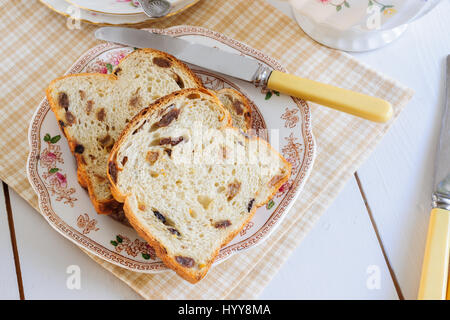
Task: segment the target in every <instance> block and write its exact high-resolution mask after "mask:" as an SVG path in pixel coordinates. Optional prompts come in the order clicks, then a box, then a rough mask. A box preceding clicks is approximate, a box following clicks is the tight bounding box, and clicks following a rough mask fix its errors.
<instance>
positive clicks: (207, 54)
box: [95, 27, 261, 82]
mask: <svg viewBox="0 0 450 320" xmlns="http://www.w3.org/2000/svg"><path fill="white" fill-rule="evenodd" d="M95 37H96V38H97V39H100V40H105V41H108V42H114V43H120V44H125V45H128V46H131V47H136V48H153V49H157V50H160V51H164V52H167V53H169V54H171V55H173V56H175V57H176V58H177V59H180V60H182V61H184V62H187V63H191V64H194V65H197V66H199V67H202V68H206V69H209V70H212V71H215V72H219V73H222V74H226V75H229V76H232V77H235V78H239V79H242V80H245V81H250V82H253V81H254V80H255V77H256V75H257V74H258V71H259V69H260V67H261V64H260V63H259V62H257V61H256V60H254V59H250V58H248V57H245V56H241V55H239V54H234V53H231V52H226V51H223V50H220V49H218V48H213V47H208V46H204V45H201V44H197V43H192V42H189V41H187V40H184V39H180V38H175V37H171V36H167V35H161V34H156V33H151V32H148V31H145V30H139V29H133V28H122V27H103V28H99V29H97V30H96V31H95Z"/></svg>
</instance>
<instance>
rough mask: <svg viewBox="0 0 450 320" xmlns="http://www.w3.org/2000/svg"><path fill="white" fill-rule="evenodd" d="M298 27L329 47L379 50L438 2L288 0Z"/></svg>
mask: <svg viewBox="0 0 450 320" xmlns="http://www.w3.org/2000/svg"><path fill="white" fill-rule="evenodd" d="M289 2H290V4H291V6H292V9H293V11H294V16H295V18H296V20H297V22H298V24H299V25H300V27H301V28H302V29H303V31H305V33H306V34H308V35H309V36H310V37H311V38H313V39H314V40H316V41H317V42H319V43H321V44H324V45H326V46H328V47H332V48H336V49H340V50H345V51H366V50H373V49H377V48H379V47H382V46H384V45H386V44H388V43H390V42H392V41H394V40H395V39H397V38H398V37H400V36H401V35H402V34H403V32H404V31H405V30H406V28H407V26H408V23H410V22H412V21H414V20H416V19H418V18H420V17H422V16H423V15H425V14H426V13H427V12H429V11H430V10H431V9H432V8H434V7H435V6H436V5H437V4H438V3H439V2H440V0H289Z"/></svg>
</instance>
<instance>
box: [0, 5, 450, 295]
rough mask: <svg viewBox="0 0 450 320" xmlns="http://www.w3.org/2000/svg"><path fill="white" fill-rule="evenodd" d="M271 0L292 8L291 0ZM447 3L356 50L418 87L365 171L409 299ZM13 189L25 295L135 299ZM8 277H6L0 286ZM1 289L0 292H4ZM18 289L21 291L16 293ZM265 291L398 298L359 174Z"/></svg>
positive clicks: (446, 48)
mask: <svg viewBox="0 0 450 320" xmlns="http://www.w3.org/2000/svg"><path fill="white" fill-rule="evenodd" d="M267 1H268V2H269V3H271V4H273V5H275V6H276V7H277V8H278V9H280V10H282V11H283V12H284V13H286V14H288V15H289V16H291V17H292V14H291V11H290V8H289V5H288V4H287V3H286V2H284V1H279V0H267ZM444 2H445V3H444V4H442V5H441V7H440V8H437V9H436V10H434V11H433V12H431V13H430V14H429V15H428V16H426V17H425V18H423V19H421V20H419V21H418V22H416V23H414V24H413V25H411V26H410V28H409V29H408V31H407V32H406V33H405V34H404V35H403V36H402V38H401V39H399V40H398V41H396V42H394V43H393V44H391V45H390V46H387V47H385V48H383V49H380V50H377V51H373V52H369V53H362V54H355V56H356V57H357V58H358V59H360V60H362V61H365V62H367V63H368V64H370V65H371V66H372V67H374V68H376V69H377V70H379V71H381V72H384V73H386V74H388V75H390V76H392V77H393V78H396V79H398V80H400V81H401V82H403V83H404V84H406V85H408V86H410V87H412V88H413V89H415V90H416V96H415V98H414V100H413V101H412V102H411V103H410V104H409V106H408V107H407V108H406V110H405V111H404V113H403V114H402V115H401V116H400V119H399V120H398V121H397V123H396V124H394V127H393V129H392V130H391V131H390V132H389V133H388V135H387V136H386V137H385V138H384V140H383V142H382V143H381V145H380V146H379V147H378V148H377V150H376V151H375V152H374V154H373V155H372V156H371V158H370V159H369V160H368V161H367V162H366V163H365V164H364V165H363V167H362V168H361V170H359V175H360V178H361V181H362V184H363V188H364V190H365V192H366V195H367V197H368V200H369V205H370V206H371V208H372V210H373V214H374V219H375V221H376V224H377V226H378V228H379V231H380V234H381V237H382V240H383V243H384V246H385V248H386V250H387V254H388V257H389V259H390V262H391V263H392V265H393V267H394V271H395V273H396V276H397V278H398V279H399V282H400V286H401V290H402V292H403V294H404V295H405V296H406V298H415V295H416V292H417V286H418V279H419V274H420V265H421V260H422V255H423V246H424V238H425V230H426V225H427V216H428V211H429V204H430V200H429V199H430V192H431V174H432V167H433V159H434V151H435V147H436V139H437V135H438V123H439V118H440V110H441V106H442V98H443V87H442V85H443V70H444V68H443V67H444V66H443V57H444V56H445V55H446V54H447V53H450V38H449V36H448V30H449V29H450V20H449V19H448V18H447V16H446V13H448V12H450V3H449V2H448V1H444ZM10 194H11V201H12V207H13V214H14V219H15V226H16V236H17V243H18V250H19V256H20V260H21V261H20V262H21V268H22V276H23V285H24V291H25V298H27V299H38V298H40V299H49V298H58V299H78V298H81V299H91V298H100V299H102V298H103V299H134V298H139V296H138V295H137V294H136V293H134V292H133V291H132V290H131V289H130V288H128V287H127V286H126V285H125V284H123V283H122V282H121V281H120V280H118V279H116V278H115V277H114V276H112V275H111V274H110V273H108V272H107V271H105V270H103V269H102V268H101V267H100V266H99V265H97V264H96V263H95V262H93V261H92V260H91V259H90V258H88V257H87V256H86V255H85V254H84V253H82V252H81V251H80V250H79V249H78V248H77V247H76V246H75V245H73V244H72V243H70V242H69V241H68V240H65V239H64V238H63V237H62V236H60V235H59V234H58V233H57V232H56V231H54V230H53V229H52V228H51V227H50V226H49V225H48V224H47V222H46V221H45V220H44V219H43V218H42V217H41V216H40V215H39V214H37V213H36V212H35V211H34V210H33V209H32V208H31V207H29V206H28V205H27V204H26V203H25V201H23V200H22V199H21V198H20V197H19V196H18V195H17V194H16V193H15V192H14V191H12V190H10ZM0 201H1V203H0V212H1V210H3V209H4V207H2V206H3V205H4V204H3V201H2V198H1V196H0ZM1 219H2V220H1V221H0V222H1V223H0V227H1V228H2V229H1V230H0V231H3V232H1V233H2V236H3V237H5V239H3V241H2V244H5V245H2V246H1V247H0V254H1V255H2V257H5V256H8V250H7V248H9V252H10V254H11V258H12V253H11V249H10V248H11V246H10V243H9V233H8V230H7V229H6V230H3V229H4V223H3V222H4V219H3V218H1ZM5 235H6V236H7V237H6V236H5ZM0 240H2V239H0ZM6 244H7V245H6ZM4 260H6V259H4ZM3 264H4V261H2V262H1V263H0V268H1V269H0V271H2V275H3V270H4V269H5V270H6V274H11V275H12V276H10V277H9V278H11V279H13V280H14V284H15V286H16V288H17V283H16V282H15V281H16V278H15V270H14V263H13V261H10V264H9V267H8V268H5V267H4V265H3ZM69 265H78V266H80V269H81V277H82V278H81V290H69V289H67V287H66V281H67V277H68V276H69V275H68V274H67V273H66V269H67V267H68V266H69ZM369 265H375V266H378V267H379V271H380V279H381V282H380V284H381V288H380V289H379V290H369V289H368V288H367V286H366V281H367V279H368V276H369V275H368V274H367V267H368V266H369ZM5 266H8V264H5ZM11 266H12V268H11ZM7 272H10V273H7ZM11 272H12V273H11ZM2 281H3V278H0V285H3V282H2ZM11 285H12V283H11ZM8 287H10V285H8ZM2 288H3V287H0V297H3V296H5V294H7V293H5V292H6V291H5V290H4V289H2ZM17 297H18V293H17V294H16V295H15V296H11V298H17ZM260 298H263V299H298V298H324V299H325V298H330V299H348V298H356V299H365V298H368V299H397V298H398V297H397V294H396V291H395V289H394V286H393V282H392V279H391V278H390V275H389V273H388V270H387V267H386V264H385V262H384V259H383V257H382V254H381V250H380V246H379V244H378V242H377V239H376V237H375V233H374V230H373V228H372V225H371V222H370V220H369V215H368V213H367V211H366V210H365V207H364V204H363V202H362V198H361V194H360V192H359V190H358V188H357V186H356V182H355V180H354V179H353V180H351V181H350V182H349V183H348V185H347V186H346V188H345V189H344V191H343V192H342V193H341V194H340V195H339V197H338V198H337V200H336V202H335V203H334V204H333V205H332V207H331V208H330V209H329V210H328V211H327V212H326V213H325V214H324V216H323V217H321V219H320V220H319V222H318V224H317V225H316V226H315V228H314V229H313V230H312V232H311V233H310V234H309V235H308V236H307V237H306V238H305V240H304V241H303V242H302V244H301V246H300V247H299V248H298V249H297V250H296V251H295V252H294V253H293V255H292V256H291V257H290V258H289V260H288V261H287V263H286V264H285V265H284V266H283V267H282V269H281V270H280V272H279V274H277V275H276V276H275V278H274V279H273V280H272V282H271V283H270V284H269V286H268V287H267V288H266V289H265V290H264V291H263V293H262V294H261V296H260Z"/></svg>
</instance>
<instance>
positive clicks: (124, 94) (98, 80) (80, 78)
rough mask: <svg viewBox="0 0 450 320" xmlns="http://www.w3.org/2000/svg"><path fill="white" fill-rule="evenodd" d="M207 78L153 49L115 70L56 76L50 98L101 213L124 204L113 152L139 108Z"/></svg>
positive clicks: (134, 55)
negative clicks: (113, 181)
mask: <svg viewBox="0 0 450 320" xmlns="http://www.w3.org/2000/svg"><path fill="white" fill-rule="evenodd" d="M201 87H203V85H202V83H201V81H200V80H199V79H198V78H197V77H196V76H195V75H194V73H193V72H192V71H191V70H190V69H189V68H188V67H187V66H186V65H185V64H183V63H182V62H180V61H178V60H177V59H176V58H174V57H172V56H170V55H168V54H166V53H164V52H160V51H157V50H153V49H140V50H136V51H134V52H132V53H130V54H129V55H128V56H126V57H125V58H124V59H123V60H122V61H120V63H119V65H118V66H117V67H116V68H115V70H114V71H113V73H112V74H108V75H107V74H101V73H98V74H93V73H92V74H74V75H67V76H63V77H61V78H58V79H56V80H53V81H52V82H51V83H50V85H49V87H48V88H47V99H48V101H49V103H50V107H51V109H52V110H53V112H54V113H55V115H56V118H57V120H58V123H59V125H60V127H61V130H62V131H63V133H64V135H65V136H66V138H67V140H68V142H69V146H70V149H71V151H72V153H73V154H74V155H75V157H76V159H77V166H78V169H77V173H78V180H79V182H80V184H81V185H82V186H83V187H85V188H87V189H88V192H89V196H90V198H91V201H92V203H93V204H94V207H95V209H96V211H97V212H98V213H102V214H109V213H112V212H116V211H118V210H120V209H121V204H120V203H118V202H117V201H115V200H114V198H113V197H112V195H111V192H110V185H109V181H108V179H107V177H106V171H107V169H106V166H107V160H108V156H109V153H110V151H111V148H112V146H113V145H114V143H115V141H116V140H117V138H118V137H119V135H120V133H121V132H122V130H123V129H124V128H125V126H126V124H127V122H129V121H130V120H131V119H132V118H133V117H134V116H135V115H136V114H137V113H138V112H139V111H141V110H142V109H143V108H146V107H148V106H149V105H150V104H151V103H152V102H154V101H155V100H157V99H159V98H161V97H163V96H165V95H167V94H169V93H172V92H174V91H177V90H180V89H183V88H201Z"/></svg>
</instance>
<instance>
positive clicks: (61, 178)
mask: <svg viewBox="0 0 450 320" xmlns="http://www.w3.org/2000/svg"><path fill="white" fill-rule="evenodd" d="M48 179H49V181H50V184H51V185H54V186H55V187H57V188H63V189H64V188H66V187H67V177H66V175H65V174H62V173H59V172H55V173H53V174H52V175H50V177H49V178H48Z"/></svg>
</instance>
